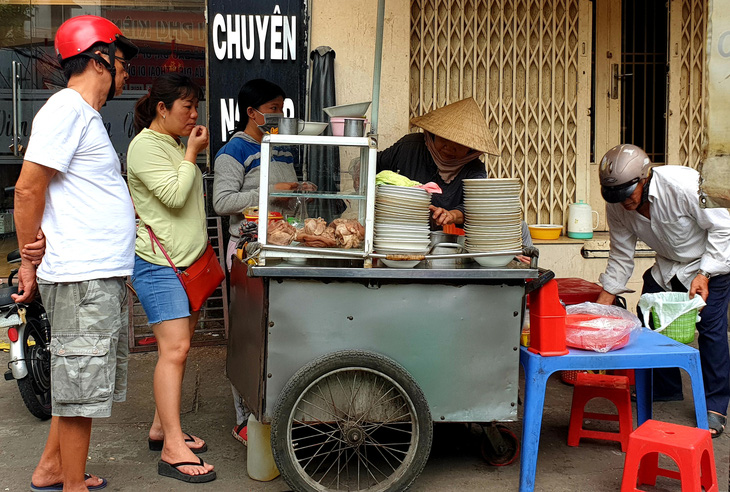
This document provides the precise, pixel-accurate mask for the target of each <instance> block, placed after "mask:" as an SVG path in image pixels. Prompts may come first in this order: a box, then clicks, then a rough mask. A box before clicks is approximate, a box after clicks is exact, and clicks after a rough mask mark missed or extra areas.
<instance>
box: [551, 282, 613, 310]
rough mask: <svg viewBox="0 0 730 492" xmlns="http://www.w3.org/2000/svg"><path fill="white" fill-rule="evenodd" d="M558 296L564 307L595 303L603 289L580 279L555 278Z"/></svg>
mask: <svg viewBox="0 0 730 492" xmlns="http://www.w3.org/2000/svg"><path fill="white" fill-rule="evenodd" d="M555 280H556V281H557V282H558V295H559V296H560V300H561V301H563V303H565V305H566V306H569V305H571V304H580V303H582V302H596V300H598V296H599V295H600V294H601V291H602V290H603V288H602V287H601V286H600V285H598V284H594V283H593V282H589V281H587V280H583V279H582V278H574V277H570V278H556V279H555Z"/></svg>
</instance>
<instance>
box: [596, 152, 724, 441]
mask: <svg viewBox="0 0 730 492" xmlns="http://www.w3.org/2000/svg"><path fill="white" fill-rule="evenodd" d="M598 172H599V177H600V182H601V195H602V196H603V198H604V200H606V202H607V203H606V218H607V220H608V226H609V230H610V237H611V248H610V252H609V256H608V265H607V266H606V271H605V273H603V274H601V276H600V278H599V280H600V282H601V284H602V285H603V291H602V292H601V294H600V296H599V298H598V300H597V302H598V303H600V304H612V303H613V301H614V299H615V296H616V295H619V294H622V293H625V292H631V291H630V290H629V289H628V288H627V287H626V283H627V282H628V280H629V278H630V277H631V274H632V272H633V270H634V250H635V247H636V241H637V239H640V240H642V241H644V242H645V243H646V244H647V245H649V247H651V248H652V249H653V250H654V251H655V252H656V262H655V263H654V265H652V267H651V268H650V269H648V270H647V271H646V272H644V275H643V281H644V285H643V288H642V294H644V293H656V292H662V291H674V292H689V296H690V297H694V296H695V295H700V296H702V298H703V299H704V300H705V302H706V303H707V306H706V307H705V308H704V309H703V310H702V312H701V318H702V320H701V321H700V322H699V323H697V330H698V331H699V340H698V343H699V349H700V360H701V364H702V375H703V380H704V385H705V399H706V403H707V409H708V413H707V419H708V422H709V426H710V431H711V432H712V434H713V437H717V436H719V435H720V434H721V433H722V432H723V430H724V429H725V424H726V416H725V415H726V413H727V408H728V402H729V401H730V352H729V351H728V339H727V331H728V316H727V313H728V302H729V301H730V214H729V213H728V211H727V210H725V209H703V208H700V202H699V177H700V176H699V173H698V172H697V171H695V170H694V169H691V168H689V167H685V166H658V167H652V165H651V161H650V160H649V157H648V156H647V155H646V153H645V152H644V151H643V150H642V149H640V148H639V147H637V146H635V145H618V146H616V147H614V148H612V149H611V150H609V151H608V152H607V153H606V155H605V156H603V159H601V163H600V165H599V168H598ZM682 398H683V395H682V382H681V379H680V374H679V369H678V368H672V369H661V370H658V369H655V370H654V400H655V401H671V400H681V399H682Z"/></svg>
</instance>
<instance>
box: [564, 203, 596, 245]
mask: <svg viewBox="0 0 730 492" xmlns="http://www.w3.org/2000/svg"><path fill="white" fill-rule="evenodd" d="M594 219H595V220H594ZM596 228H598V212H596V211H595V210H593V209H591V206H590V205H588V204H587V203H585V202H584V201H583V200H579V201H578V202H577V203H571V204H570V205H569V206H568V237H572V238H575V239H591V238H592V237H593V231H594V230H596Z"/></svg>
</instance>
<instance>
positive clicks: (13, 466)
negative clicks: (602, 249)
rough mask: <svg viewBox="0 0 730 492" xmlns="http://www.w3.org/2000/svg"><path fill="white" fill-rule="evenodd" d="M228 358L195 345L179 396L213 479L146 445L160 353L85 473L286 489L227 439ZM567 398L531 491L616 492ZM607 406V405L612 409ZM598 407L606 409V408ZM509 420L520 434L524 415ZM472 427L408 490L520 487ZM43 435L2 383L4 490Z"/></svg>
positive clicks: (10, 384)
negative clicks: (581, 437)
mask: <svg viewBox="0 0 730 492" xmlns="http://www.w3.org/2000/svg"><path fill="white" fill-rule="evenodd" d="M225 356H226V348H225V347H202V348H193V349H192V350H191V352H190V357H189V359H188V365H187V374H186V377H185V382H184V385H183V398H182V400H183V401H182V422H183V430H185V431H186V432H189V433H193V434H195V435H198V436H200V437H202V438H204V439H205V440H206V441H207V443H208V446H209V451H208V452H207V453H205V454H204V455H202V456H203V458H204V459H205V460H206V461H208V462H210V463H212V464H213V465H215V467H216V471H217V474H218V479H217V480H215V481H214V482H211V483H208V484H197V485H195V484H186V483H183V482H180V481H177V480H174V479H170V478H163V477H160V476H159V475H157V460H158V459H159V453H155V452H152V451H149V450H148V448H147V431H148V429H149V425H150V422H151V420H152V416H153V414H154V403H153V398H152V374H153V371H154V366H155V362H156V360H157V354H156V353H145V354H133V355H132V356H131V360H130V371H129V388H130V390H129V398H128V401H127V402H125V403H121V404H115V406H114V410H113V416H112V417H111V418H109V419H98V420H96V421H95V422H94V426H93V432H92V436H91V446H90V449H89V461H88V467H87V471H88V472H90V473H94V474H97V475H100V476H103V477H105V478H106V479H107V480H108V481H109V485H108V486H107V488H106V490H108V491H135V492H136V491H155V492H165V491H192V490H208V491H216V492H217V491H287V490H289V487H288V486H287V484H286V483H285V482H284V481H283V480H282V479H281V478H277V479H276V480H274V481H272V482H267V483H262V482H256V481H253V480H251V479H250V478H249V477H248V475H247V474H246V447H244V446H243V445H241V444H240V443H239V442H238V441H236V440H235V439H234V438H233V437H232V436H231V429H232V427H233V425H234V423H235V422H234V419H235V415H234V410H233V404H232V398H231V391H230V384H229V383H228V380H227V379H226V377H225V375H224V368H225ZM8 360H9V356H8V354H7V353H4V352H0V367H3V368H4V367H6V365H7V361H8ZM3 372H4V371H3ZM685 379H688V378H685ZM521 387H522V388H524V383H522V386H521ZM474 390H475V391H479V389H478V388H475V389H474ZM571 394H572V388H571V387H570V386H568V385H565V384H563V383H561V382H560V378H559V377H558V376H557V375H556V376H553V377H552V378H551V381H550V383H549V385H548V391H547V395H546V408H545V416H544V420H543V427H542V435H541V439H540V455H539V460H538V465H537V479H536V488H535V490H539V491H549V492H572V491H587V490H590V491H591V492H603V491H606V492H608V491H616V490H618V489H619V487H620V483H621V474H622V471H623V462H624V454H623V453H622V452H621V450H620V447H619V445H618V444H617V443H611V442H605V441H592V440H587V441H582V442H581V445H580V446H579V447H569V446H567V444H566V439H567V430H568V419H569V415H570V402H571ZM691 394H692V393H691V391H690V389H689V385H688V383H687V381H686V380H685V395H687V398H686V399H685V400H684V401H682V402H671V403H655V404H654V418H655V419H657V420H667V421H670V422H675V423H679V424H685V425H694V409H693V408H694V407H693V404H692V399H691ZM611 407H612V405H610V404H608V403H606V405H605V408H606V409H609V408H611ZM593 408H598V409H599V410H600V408H601V406H600V404H598V405H596V406H595V407H593ZM520 418H521V415H520ZM634 418H635V417H634ZM506 425H507V426H508V427H509V428H510V429H512V430H513V431H514V432H515V433H516V434H517V435H518V437H519V436H520V434H521V422H520V421H518V422H515V423H508V424H506ZM609 425H611V424H609ZM475 429H476V427H474V428H473V429H472V430H471V431H470V430H469V429H467V427H466V426H465V425H463V424H438V425H436V427H435V437H434V444H433V449H432V452H431V457H430V459H429V461H428V464H427V465H426V468H425V470H424V472H423V474H422V475H421V476H420V477H419V478H418V479H417V480H416V482H415V484H414V486H413V487H412V488H411V490H413V491H415V492H426V491H428V492H431V491H447V490H448V491H485V490H494V491H513V490H514V491H516V490H517V489H518V484H519V461H517V462H516V463H515V464H513V465H510V466H505V467H492V466H489V465H487V464H486V463H485V462H484V461H483V460H482V459H481V457H480V455H479V451H478V444H479V440H478V438H477V437H478V436H476V435H475ZM47 432H48V422H41V421H39V420H37V419H36V418H35V417H33V416H32V415H30V413H29V412H28V411H27V410H26V409H25V406H24V405H23V402H22V400H21V398H20V393H19V392H18V389H17V385H16V383H15V382H14V381H4V380H0V492H2V491H13V492H14V491H27V490H29V484H30V477H31V474H32V472H33V469H34V467H35V465H36V463H37V461H38V458H39V457H40V454H41V452H42V450H43V445H44V443H45V439H46V435H47ZM729 436H730V432H726V433H725V434H723V435H722V436H721V437H720V438H718V439H714V440H713V444H714V452H715V462H716V464H717V472H718V481H719V485H720V490H721V491H727V490H728V466H729V460H728V457H729V455H730V437H729ZM665 466H666V465H665ZM657 485H658V486H657V487H649V488H647V489H646V490H650V491H679V490H680V487H679V483H678V482H677V481H674V480H669V479H663V478H660V479H659V481H658V483H657Z"/></svg>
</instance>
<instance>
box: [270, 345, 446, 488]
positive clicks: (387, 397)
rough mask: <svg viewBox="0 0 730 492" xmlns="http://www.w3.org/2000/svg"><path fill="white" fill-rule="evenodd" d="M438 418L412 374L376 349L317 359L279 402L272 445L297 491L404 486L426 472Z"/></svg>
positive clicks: (292, 381) (278, 463)
mask: <svg viewBox="0 0 730 492" xmlns="http://www.w3.org/2000/svg"><path fill="white" fill-rule="evenodd" d="M432 439H433V421H432V420H431V412H430V411H429V408H428V403H427V402H426V398H425V397H424V396H423V392H422V391H421V389H420V388H419V387H418V384H417V383H416V382H415V381H414V380H413V378H412V377H411V376H410V374H408V372H407V371H406V370H405V369H404V368H403V367H402V366H400V365H399V364H397V363H396V362H394V361H393V360H391V359H389V358H387V357H384V356H382V355H379V354H375V353H372V352H363V351H356V350H345V351H341V352H335V353H332V354H329V355H326V356H324V357H320V358H319V359H316V360H314V361H312V362H310V363H309V364H307V365H306V366H304V367H302V368H301V369H299V371H297V373H296V374H295V375H294V376H293V377H292V378H291V379H290V380H289V382H288V383H287V384H286V386H285V387H284V389H283V390H282V391H281V394H280V396H279V398H278V400H277V402H276V407H275V408H274V414H273V417H272V423H271V447H272V451H273V453H274V459H275V460H276V466H278V467H279V471H280V472H281V475H282V477H284V480H286V483H287V484H288V485H289V486H290V487H291V488H292V489H294V490H295V491H335V490H348V491H354V490H367V491H391V490H393V491H396V490H405V489H406V488H408V486H409V485H410V484H411V483H413V481H414V480H415V479H416V477H418V475H419V474H420V473H421V471H422V470H423V467H424V466H425V465H426V460H427V459H428V455H429V452H430V450H431V440H432Z"/></svg>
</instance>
